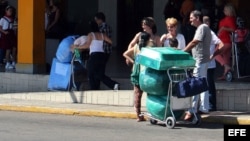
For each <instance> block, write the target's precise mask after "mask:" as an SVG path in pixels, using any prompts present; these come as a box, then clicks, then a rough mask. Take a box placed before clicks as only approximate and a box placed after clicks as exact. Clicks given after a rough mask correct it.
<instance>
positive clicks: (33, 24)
mask: <svg viewBox="0 0 250 141" xmlns="http://www.w3.org/2000/svg"><path fill="white" fill-rule="evenodd" d="M44 12H45V0H18V45H17V48H18V53H17V65H16V72H17V73H30V74H43V73H45V72H46V63H45V30H44V22H45V21H44Z"/></svg>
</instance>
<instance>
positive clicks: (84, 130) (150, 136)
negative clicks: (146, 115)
mask: <svg viewBox="0 0 250 141" xmlns="http://www.w3.org/2000/svg"><path fill="white" fill-rule="evenodd" d="M0 140H1V141H57V140H58V141H83V140H84V141H127V140H137V141H141V140H144V141H152V140H157V141H166V140H171V141H181V140H185V141H194V140H199V141H223V125H221V124H207V123H203V124H202V125H201V126H199V127H197V126H194V125H177V126H176V127H175V129H168V128H166V127H164V126H163V125H151V124H150V123H149V122H140V123H138V122H136V121H135V119H117V118H98V117H85V116H67V115H54V114H41V113H25V112H8V111H0Z"/></svg>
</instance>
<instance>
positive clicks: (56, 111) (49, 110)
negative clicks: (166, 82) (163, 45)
mask: <svg viewBox="0 0 250 141" xmlns="http://www.w3.org/2000/svg"><path fill="white" fill-rule="evenodd" d="M0 110H3V111H18V112H34V113H48V114H64V115H78V116H98V117H111V118H130V119H136V114H134V113H126V112H110V111H98V110H73V109H62V108H50V107H35V106H13V105H0ZM147 119H148V118H147ZM202 122H211V123H222V124H236V125H250V119H247V118H238V117H223V118H222V117H209V116H202Z"/></svg>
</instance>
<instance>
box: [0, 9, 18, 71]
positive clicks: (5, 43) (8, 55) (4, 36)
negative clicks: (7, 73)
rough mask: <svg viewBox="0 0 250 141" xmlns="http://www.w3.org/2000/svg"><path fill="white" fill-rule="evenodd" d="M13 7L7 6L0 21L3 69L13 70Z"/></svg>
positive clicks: (14, 58) (15, 45)
mask: <svg viewBox="0 0 250 141" xmlns="http://www.w3.org/2000/svg"><path fill="white" fill-rule="evenodd" d="M13 23H14V7H12V6H7V7H6V8H5V15H4V16H3V17H2V18H1V19H0V48H1V49H3V50H5V51H6V52H5V59H6V65H5V69H6V70H9V69H15V65H16V52H17V36H16V33H15V30H14V26H13Z"/></svg>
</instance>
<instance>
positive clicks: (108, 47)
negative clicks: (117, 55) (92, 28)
mask: <svg viewBox="0 0 250 141" xmlns="http://www.w3.org/2000/svg"><path fill="white" fill-rule="evenodd" d="M94 19H95V21H96V23H97V24H98V26H99V30H100V32H101V33H103V34H106V35H107V36H108V37H109V38H110V39H111V33H112V29H111V27H110V26H109V25H108V24H107V23H106V16H105V14H104V13H103V12H98V13H96V14H95V17H94ZM103 50H104V53H105V58H104V61H105V65H104V66H103V67H104V68H103V70H104V74H106V73H105V72H106V66H107V63H108V60H109V58H110V55H111V53H112V50H113V49H112V44H110V43H109V42H107V41H104V42H103ZM104 78H105V79H110V78H109V77H108V76H106V75H105V76H104ZM119 85H120V84H119V83H117V84H116V86H115V87H116V88H115V89H119V87H120V86H119Z"/></svg>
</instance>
